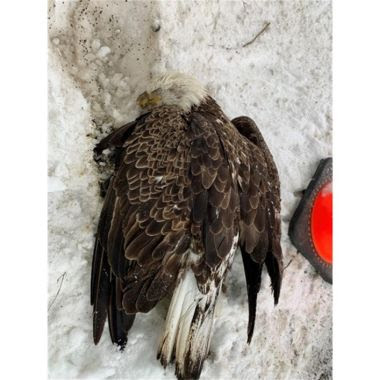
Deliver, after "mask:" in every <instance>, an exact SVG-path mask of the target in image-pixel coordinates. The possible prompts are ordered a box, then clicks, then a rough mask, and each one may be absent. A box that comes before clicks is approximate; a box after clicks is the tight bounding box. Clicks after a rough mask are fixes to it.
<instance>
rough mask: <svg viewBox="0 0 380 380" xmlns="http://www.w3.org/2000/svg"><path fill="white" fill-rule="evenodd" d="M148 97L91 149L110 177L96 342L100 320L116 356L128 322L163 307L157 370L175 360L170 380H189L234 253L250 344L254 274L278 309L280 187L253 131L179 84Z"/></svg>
mask: <svg viewBox="0 0 380 380" xmlns="http://www.w3.org/2000/svg"><path fill="white" fill-rule="evenodd" d="M157 86H158V87H157ZM154 87H157V88H154ZM151 90H154V91H153V92H151V93H148V92H147V93H144V94H142V95H141V96H140V97H139V99H138V100H139V103H140V105H142V106H143V107H144V108H145V110H146V111H147V112H146V113H145V114H143V115H142V116H140V117H139V118H137V119H136V120H135V121H134V122H132V123H129V124H127V125H125V126H124V127H121V128H120V129H118V130H117V131H115V132H114V133H112V134H111V135H109V136H108V137H106V138H105V139H104V140H102V141H101V142H100V143H99V144H98V145H97V147H96V149H95V151H96V153H97V154H100V153H101V152H102V151H103V150H105V149H107V148H108V149H111V150H114V151H115V171H114V174H113V176H112V177H111V179H110V182H109V186H108V189H107V192H106V196H105V200H104V205H103V209H102V212H101V215H100V219H99V225H98V231H97V235H96V242H95V249H94V257H93V266H92V279H91V304H92V305H94V314H93V333H94V341H95V343H97V342H98V341H99V339H100V337H101V335H102V331H103V328H104V324H105V320H106V318H107V315H108V325H109V329H110V335H111V339H112V342H114V343H117V344H118V345H119V346H121V347H124V345H125V344H126V342H127V335H128V330H129V329H130V328H131V327H132V324H133V321H134V318H135V316H136V314H137V313H138V312H148V311H150V310H151V309H152V308H153V307H154V306H155V305H156V304H157V302H159V301H160V300H161V299H163V298H164V297H167V296H169V297H172V299H171V305H170V308H169V311H168V316H167V320H166V327H165V329H164V333H163V336H162V341H161V344H160V347H159V352H158V358H159V359H160V360H161V363H162V364H163V365H164V366H166V365H167V364H168V363H169V362H171V361H172V360H173V358H175V361H176V374H177V376H178V378H198V377H199V376H200V373H201V370H202V365H203V361H204V359H205V358H206V356H207V354H208V350H209V343H210V339H211V331H212V324H213V319H214V316H213V314H214V306H215V303H216V299H217V297H218V294H219V290H220V288H221V285H222V282H223V280H224V278H225V276H226V274H227V270H228V269H229V267H230V265H231V263H232V260H233V257H234V254H235V251H236V248H237V246H239V247H240V250H241V253H242V256H243V263H244V269H245V275H246V281H247V289H248V302H249V325H248V342H250V340H251V337H252V333H253V327H254V320H255V311H256V298H257V293H258V291H259V288H260V282H261V271H262V267H263V265H264V264H265V265H266V267H267V270H268V273H269V275H270V277H271V282H272V287H273V291H274V298H275V303H277V301H278V297H279V293H280V287H281V277H282V257H281V246H280V236H281V231H280V185H279V179H278V174H277V170H276V166H275V164H274V162H273V158H272V156H271V154H270V152H269V150H268V148H267V146H266V144H265V142H264V140H263V138H262V136H261V134H260V132H259V130H258V128H257V127H256V125H255V123H254V122H253V121H252V120H251V119H249V118H247V117H240V118H237V119H234V120H232V122H230V121H229V119H228V118H227V117H226V115H225V114H224V113H223V111H222V110H221V109H220V107H219V106H218V105H217V104H216V102H215V101H214V100H213V99H212V98H211V97H210V96H208V95H207V94H206V93H205V92H204V90H203V88H202V87H200V86H199V85H198V84H197V82H195V81H194V80H193V79H191V78H189V77H187V76H184V75H182V74H166V75H164V76H162V77H161V78H159V79H158V80H157V81H156V82H154V83H153V88H151ZM185 308H186V310H185ZM185 311H186V313H185Z"/></svg>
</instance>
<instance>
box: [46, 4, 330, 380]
mask: <svg viewBox="0 0 380 380" xmlns="http://www.w3.org/2000/svg"><path fill="white" fill-rule="evenodd" d="M268 22H269V23H270V25H269V27H268V28H267V29H266V30H265V31H264V32H263V33H262V34H261V35H260V36H259V37H258V38H257V39H256V40H255V41H254V42H253V43H250V44H248V45H246V44H247V43H248V42H250V41H252V39H253V37H254V36H255V35H256V34H257V33H258V32H259V31H260V30H261V29H262V28H263V27H264V26H265V24H266V23H268ZM244 45H246V46H244ZM167 69H176V70H179V71H184V72H189V73H193V74H194V75H195V76H196V77H197V78H198V79H199V80H201V81H202V82H203V83H205V84H206V85H207V88H208V89H209V91H210V92H211V93H212V94H213V96H214V97H215V99H216V100H217V101H218V102H219V104H220V105H221V106H222V107H223V109H224V110H225V111H226V113H227V115H229V116H230V117H231V118H232V117H236V116H239V115H248V116H251V117H252V118H254V120H255V121H256V122H257V124H258V125H259V127H260V129H261V131H262V133H263V135H264V137H265V139H266V141H267V143H268V145H269V147H270V149H271V151H272V152H273V155H274V158H275V160H276V163H277V165H278V169H279V173H280V177H281V183H282V220H283V240H282V246H283V251H284V263H285V265H286V264H288V263H289V262H290V264H289V266H288V267H287V268H286V270H285V276H284V281H283V288H282V294H281V297H280V302H279V305H278V306H277V307H273V299H272V296H271V293H270V287H269V281H268V278H267V276H266V275H265V276H264V281H263V284H262V290H261V292H260V294H259V299H258V312H257V320H256V328H255V332H254V336H253V340H252V343H251V345H250V346H248V345H247V344H246V330H247V321H248V311H247V296H246V290H245V280H244V275H243V266H242V261H241V258H240V255H237V257H236V259H235V262H234V264H233V268H232V271H231V273H230V274H229V276H228V279H227V281H226V285H227V286H226V292H225V293H222V294H221V296H220V301H219V303H218V308H217V316H218V318H217V320H216V323H215V329H214V337H213V339H212V342H211V352H210V356H209V358H208V360H207V361H206V362H205V365H204V370H203V373H202V378H203V379H232V378H239V379H252V378H255V379H268V380H269V379H290V380H293V379H302V380H303V379H330V378H331V377H332V375H331V370H332V369H331V367H332V288H331V286H330V285H329V284H327V283H325V282H324V281H323V280H322V279H321V278H320V277H319V276H318V275H317V274H316V272H315V270H314V269H313V268H312V267H311V266H310V264H309V263H308V262H307V261H306V260H305V259H304V258H303V256H301V255H300V254H297V252H296V250H295V248H294V247H293V246H291V245H290V243H289V238H288V236H287V229H288V222H289V219H290V217H291V215H292V213H293V212H294V210H295V207H296V206H297V203H298V201H299V195H298V192H299V190H301V189H303V188H304V187H305V186H306V185H307V184H308V182H309V180H310V178H311V175H312V174H313V172H314V170H315V169H316V166H317V163H318V161H319V159H321V158H324V157H326V156H329V155H331V149H332V148H331V143H332V141H331V140H332V133H331V132H332V116H331V4H330V2H329V1H269V2H267V1H219V2H216V1H207V2H206V1H176V2H174V1H151V2H148V1H121V0H120V1H115V0H112V1H110V0H108V1H101V0H91V1H89V0H83V1H56V2H53V1H51V2H49V257H48V259H49V305H48V307H49V311H48V318H49V376H50V377H51V378H93V379H115V378H124V379H174V378H175V377H174V368H173V367H172V366H171V367H168V368H167V369H166V370H164V369H163V368H162V367H161V365H160V364H159V362H158V361H157V360H156V349H157V343H158V339H159V336H160V331H161V329H162V328H163V326H164V319H165V307H164V306H165V305H160V307H158V308H157V309H154V310H153V311H151V312H150V313H148V314H146V315H139V316H138V318H137V319H136V322H135V324H134V326H133V328H132V331H131V333H130V335H129V341H128V345H127V347H126V349H125V351H124V352H119V351H118V350H117V348H116V347H114V346H112V345H111V342H110V339H109V337H108V331H107V330H105V334H104V336H103V338H102V340H101V342H100V343H99V345H98V346H96V347H95V346H94V345H93V343H92V321H91V313H92V309H91V306H90V304H89V290H90V289H89V288H90V287H89V283H90V270H91V259H92V247H93V240H94V239H93V235H94V232H95V227H96V222H97V218H98V216H99V213H100V208H101V202H102V201H101V198H100V195H99V185H98V183H99V180H101V179H102V178H104V176H105V172H106V168H102V167H100V168H99V167H98V166H97V165H96V164H95V163H94V161H93V157H92V149H93V147H94V144H95V143H96V141H97V140H98V139H100V138H101V137H102V136H104V135H105V134H106V133H108V132H109V131H110V130H111V129H112V128H116V127H119V126H121V125H122V124H123V123H125V122H127V121H130V120H132V119H134V118H135V117H136V116H137V108H136V105H135V99H136V97H137V95H138V94H139V93H141V92H142V91H143V90H144V87H145V85H146V83H147V80H148V78H149V76H150V74H151V73H154V72H158V71H162V70H167Z"/></svg>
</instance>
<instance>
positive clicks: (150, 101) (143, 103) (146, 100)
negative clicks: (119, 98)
mask: <svg viewBox="0 0 380 380" xmlns="http://www.w3.org/2000/svg"><path fill="white" fill-rule="evenodd" d="M160 101H161V97H160V96H159V95H157V94H150V93H148V92H146V91H145V92H143V93H142V94H141V95H140V96H139V97H138V98H137V101H136V102H137V104H138V105H139V106H140V107H141V108H147V107H149V106H153V107H154V106H157V105H158V104H159V103H160Z"/></svg>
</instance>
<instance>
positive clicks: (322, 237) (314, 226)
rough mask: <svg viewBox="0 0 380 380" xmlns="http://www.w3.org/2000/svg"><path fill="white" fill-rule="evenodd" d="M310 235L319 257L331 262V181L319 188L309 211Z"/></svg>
mask: <svg viewBox="0 0 380 380" xmlns="http://www.w3.org/2000/svg"><path fill="white" fill-rule="evenodd" d="M311 236H312V239H313V243H314V247H315V250H316V251H317V253H318V255H319V256H320V258H321V259H322V260H323V261H325V262H327V263H329V264H332V183H331V182H328V183H326V184H325V185H324V186H323V187H322V188H321V190H319V192H318V194H317V196H316V198H315V201H314V205H313V208H312V211H311Z"/></svg>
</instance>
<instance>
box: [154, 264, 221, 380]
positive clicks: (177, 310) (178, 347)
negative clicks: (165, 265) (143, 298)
mask: <svg viewBox="0 0 380 380" xmlns="http://www.w3.org/2000/svg"><path fill="white" fill-rule="evenodd" d="M219 289H220V286H219V287H217V288H213V289H211V290H210V291H209V292H208V293H207V294H202V293H201V292H200V291H199V290H198V286H197V282H196V279H195V276H194V274H193V272H192V271H191V270H190V269H188V270H187V271H186V272H185V273H184V275H183V277H182V278H181V279H180V280H179V283H178V285H177V287H176V289H175V291H174V294H173V297H172V300H171V303H170V307H169V311H168V314H167V317H166V325H165V329H164V333H163V335H162V339H161V343H160V345H159V350H158V354H157V358H158V359H160V361H161V364H162V365H163V366H164V367H166V366H167V365H168V364H169V363H170V362H171V361H172V360H173V359H174V356H175V362H176V375H177V377H178V379H189V378H191V379H198V378H199V376H200V373H201V371H202V366H203V362H204V360H205V359H206V357H207V354H208V352H209V348H210V340H211V333H212V327H213V322H214V309H215V303H216V299H217V297H218V294H219Z"/></svg>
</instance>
